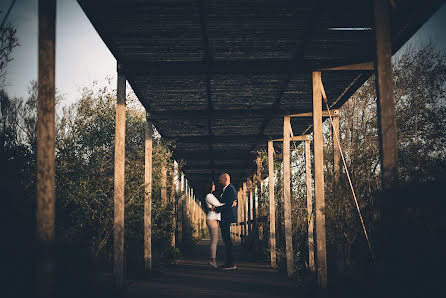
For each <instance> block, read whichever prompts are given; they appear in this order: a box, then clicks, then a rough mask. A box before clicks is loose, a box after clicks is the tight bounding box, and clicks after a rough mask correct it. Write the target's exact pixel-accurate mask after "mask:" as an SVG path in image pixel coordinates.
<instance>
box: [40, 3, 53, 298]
mask: <svg viewBox="0 0 446 298" xmlns="http://www.w3.org/2000/svg"><path fill="white" fill-rule="evenodd" d="M38 55H39V57H38V59H39V62H38V63H39V69H38V99H37V165H36V166H37V177H36V200H37V210H36V220H37V230H36V233H37V241H38V244H39V246H41V247H39V248H40V249H41V250H42V251H39V254H38V255H37V268H36V269H37V272H36V275H35V276H36V280H35V281H36V284H35V286H36V291H37V292H38V294H39V295H41V296H42V297H45V296H46V297H51V296H52V295H53V294H54V279H55V276H54V269H55V268H54V260H53V255H52V253H51V251H50V246H51V243H52V242H53V241H54V240H55V203H56V179H55V138H56V127H55V125H56V124H55V123H56V122H55V115H56V108H55V105H56V83H55V72H56V60H55V57H56V1H55V0H40V1H39V52H38Z"/></svg>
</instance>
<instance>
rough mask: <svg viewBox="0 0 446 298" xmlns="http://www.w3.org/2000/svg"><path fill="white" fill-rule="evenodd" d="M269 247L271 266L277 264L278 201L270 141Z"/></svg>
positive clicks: (272, 150)
mask: <svg viewBox="0 0 446 298" xmlns="http://www.w3.org/2000/svg"><path fill="white" fill-rule="evenodd" d="M268 188H269V248H270V258H271V267H273V268H275V267H277V264H276V203H275V199H274V145H273V141H268Z"/></svg>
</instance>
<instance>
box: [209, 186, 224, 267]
mask: <svg viewBox="0 0 446 298" xmlns="http://www.w3.org/2000/svg"><path fill="white" fill-rule="evenodd" d="M208 189H209V193H208V194H207V195H206V206H207V210H208V212H207V215H206V225H207V226H208V228H209V235H210V236H211V246H210V258H209V266H211V267H212V268H217V262H216V260H215V258H216V255H217V242H218V222H219V221H220V219H221V214H220V213H216V212H215V211H210V210H209V208H211V207H212V206H213V207H219V206H223V205H224V204H222V203H220V201H219V200H218V199H217V198H216V197H215V196H214V195H213V194H212V192H213V191H215V184H214V182H212V181H211V182H210V183H209V185H208Z"/></svg>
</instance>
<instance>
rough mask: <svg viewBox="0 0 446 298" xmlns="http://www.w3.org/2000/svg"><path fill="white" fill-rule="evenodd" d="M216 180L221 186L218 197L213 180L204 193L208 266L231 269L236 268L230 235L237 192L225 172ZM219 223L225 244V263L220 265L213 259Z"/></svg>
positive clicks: (215, 252) (234, 214)
mask: <svg viewBox="0 0 446 298" xmlns="http://www.w3.org/2000/svg"><path fill="white" fill-rule="evenodd" d="M218 180H219V182H220V184H221V185H222V186H223V192H222V194H221V196H220V199H217V198H216V197H215V196H214V194H213V192H214V191H215V184H214V182H213V181H211V182H210V183H209V185H208V189H207V190H206V191H209V193H208V194H207V195H206V206H207V214H206V224H207V226H208V228H209V235H210V237H211V244H210V260H209V266H211V267H212V268H215V269H221V270H231V269H236V268H237V267H236V266H235V264H234V258H233V255H232V240H231V235H230V228H231V223H233V222H237V192H236V190H235V187H234V186H233V185H232V184H231V177H230V176H229V175H228V174H227V173H224V174H221V175H220V177H219V179H218ZM219 225H220V230H221V236H222V238H223V242H224V244H225V264H224V265H223V266H221V267H218V266H217V262H216V260H215V258H216V255H217V242H218V226H219Z"/></svg>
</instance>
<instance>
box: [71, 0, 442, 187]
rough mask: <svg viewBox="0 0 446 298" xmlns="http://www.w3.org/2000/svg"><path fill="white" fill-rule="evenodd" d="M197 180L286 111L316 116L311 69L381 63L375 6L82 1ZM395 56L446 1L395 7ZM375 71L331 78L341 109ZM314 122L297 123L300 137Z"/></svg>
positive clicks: (231, 167) (244, 152) (242, 159)
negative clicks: (374, 24)
mask: <svg viewBox="0 0 446 298" xmlns="http://www.w3.org/2000/svg"><path fill="white" fill-rule="evenodd" d="M78 2H79V3H80V5H81V7H82V8H83V10H84V11H85V13H86V15H87V17H88V18H89V19H90V21H91V23H92V24H93V26H94V27H95V28H96V30H97V32H98V33H99V35H100V36H101V38H102V39H103V40H104V42H105V43H106V45H107V46H108V48H109V49H110V51H111V52H112V54H113V55H114V57H115V58H116V59H117V61H118V65H119V66H120V67H122V69H123V71H124V73H125V74H126V77H127V80H128V82H129V83H130V85H131V86H132V88H133V90H134V91H135V93H136V95H137V96H138V98H139V100H140V101H141V103H142V104H143V105H144V107H145V108H146V110H147V111H148V113H149V115H150V119H152V121H153V124H154V125H155V127H156V129H157V130H158V131H159V132H160V133H161V135H162V137H164V138H167V139H172V140H174V141H175V142H176V148H175V151H174V156H175V158H176V159H184V161H185V163H186V166H185V167H184V172H185V173H186V175H187V177H188V180H189V181H190V183H191V184H192V185H197V184H200V183H202V182H204V181H206V180H208V179H209V177H210V175H212V174H213V173H215V174H218V173H219V172H222V171H227V172H228V173H230V174H231V177H232V180H233V183H234V184H238V183H240V182H241V181H244V180H245V178H246V177H247V176H248V175H249V174H250V173H252V172H251V170H250V169H252V168H254V163H253V159H254V158H253V157H254V155H253V153H254V152H255V151H256V150H257V149H259V148H261V147H262V146H266V141H267V140H269V139H277V138H281V137H282V135H283V118H282V117H283V116H284V115H289V114H296V113H304V112H311V111H312V77H311V72H312V71H315V70H321V69H325V68H330V67H336V66H343V65H350V64H356V63H365V62H372V61H374V60H375V35H374V32H373V8H372V1H357V0H342V1H297V0H294V1H284V0H275V1H244V0H235V1H234V0H226V1H205V0H201V1H199V0H156V1H155V0H154V1H149V0H146V1H143V0H126V1H124V0H122V1H117V0H112V1H110V0H107V1H106V0H78ZM391 3H392V4H393V5H392V12H391V30H392V34H391V36H392V45H393V51H394V52H395V51H397V50H398V49H399V48H400V47H401V46H402V45H403V44H404V43H405V42H406V41H407V40H408V39H409V38H410V37H411V36H412V35H413V34H414V33H415V31H416V30H417V29H418V28H419V27H420V26H421V25H422V24H423V23H424V22H425V21H426V20H427V19H428V18H429V17H430V16H431V15H432V14H433V13H434V12H435V10H436V9H437V8H438V7H439V6H440V5H441V4H442V3H443V1H440V0H429V1H415V0H407V1H397V0H395V1H391ZM372 73H373V72H372V71H370V70H357V71H353V70H349V71H339V70H338V71H324V72H323V73H322V80H323V82H324V86H325V90H326V93H327V97H328V99H329V103H330V105H331V106H332V107H334V108H336V107H340V106H342V104H343V103H344V102H345V101H346V100H348V98H349V97H350V96H351V95H352V94H353V93H354V92H355V91H356V90H357V89H358V88H359V87H360V86H361V85H362V84H363V83H364V82H365V80H367V79H368V78H369V77H370V76H371V75H372ZM310 124H311V118H293V119H292V127H293V132H294V135H299V134H302V133H303V132H304V131H305V130H306V129H307V128H308V127H309V126H310Z"/></svg>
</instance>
